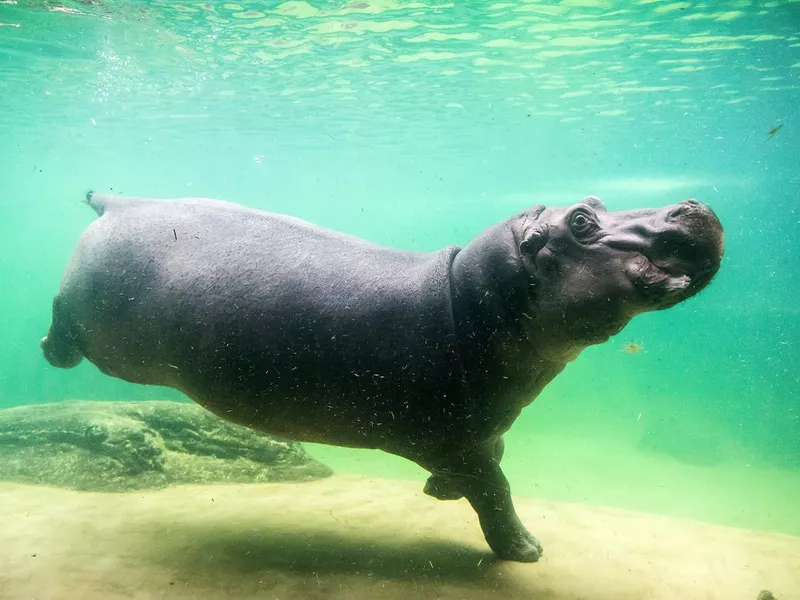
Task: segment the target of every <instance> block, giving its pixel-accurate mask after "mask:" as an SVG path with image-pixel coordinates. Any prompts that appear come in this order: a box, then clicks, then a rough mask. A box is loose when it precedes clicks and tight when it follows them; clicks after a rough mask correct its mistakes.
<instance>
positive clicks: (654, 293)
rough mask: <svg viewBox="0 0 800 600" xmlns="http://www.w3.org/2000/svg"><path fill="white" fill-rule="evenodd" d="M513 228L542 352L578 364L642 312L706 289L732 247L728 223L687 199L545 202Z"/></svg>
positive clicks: (534, 336)
mask: <svg viewBox="0 0 800 600" xmlns="http://www.w3.org/2000/svg"><path fill="white" fill-rule="evenodd" d="M519 219H520V220H519V221H517V223H515V224H514V225H513V226H512V230H514V233H515V238H516V239H515V242H516V244H517V247H518V249H519V257H520V259H521V261H522V265H523V267H524V269H525V271H526V273H527V275H528V278H529V281H530V284H531V285H530V288H529V294H528V297H527V299H526V304H527V307H526V308H527V309H528V312H527V313H526V315H525V316H526V317H527V318H523V319H520V322H522V323H524V322H525V320H527V321H528V323H527V325H525V328H526V329H527V331H528V335H529V337H530V338H531V340H535V346H536V347H537V350H538V352H539V353H540V354H541V355H542V356H543V357H545V358H550V359H553V360H571V359H572V358H574V357H575V356H576V355H577V353H578V352H580V350H581V349H583V348H584V347H586V346H589V345H592V344H597V343H600V342H603V341H605V340H607V339H608V338H609V337H610V336H611V335H614V334H616V333H618V332H619V331H620V330H621V329H622V328H623V327H624V326H625V325H626V324H627V323H628V321H630V319H631V318H632V317H634V316H635V315H637V314H639V313H643V312H647V311H652V310H661V309H664V308H669V307H670V306H674V305H675V304H677V303H679V302H681V301H683V300H686V299H687V298H689V297H690V296H693V295H694V294H696V293H697V292H699V291H700V290H702V289H703V288H704V287H705V286H706V285H708V283H709V282H710V281H711V279H712V278H713V277H714V275H715V274H716V272H717V270H718V269H719V266H720V261H721V259H722V252H723V232H722V225H721V224H720V222H719V219H717V217H716V215H715V214H714V213H713V212H712V211H711V209H710V208H708V207H707V206H705V205H703V204H700V203H699V202H697V201H695V200H685V201H683V202H681V203H679V204H674V205H672V206H667V207H666V208H662V209H645V210H631V211H620V212H607V211H606V208H605V206H604V205H603V203H602V202H601V201H600V200H599V199H597V198H594V197H591V196H590V197H587V198H585V199H584V200H583V201H582V202H579V203H578V204H575V205H573V206H570V207H568V208H560V207H556V208H545V207H543V206H537V207H535V208H533V209H532V210H530V211H526V212H525V213H522V215H520V216H519Z"/></svg>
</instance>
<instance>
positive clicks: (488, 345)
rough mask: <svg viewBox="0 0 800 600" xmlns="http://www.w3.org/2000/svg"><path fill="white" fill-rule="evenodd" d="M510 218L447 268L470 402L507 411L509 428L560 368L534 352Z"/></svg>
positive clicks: (531, 312)
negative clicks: (449, 272)
mask: <svg viewBox="0 0 800 600" xmlns="http://www.w3.org/2000/svg"><path fill="white" fill-rule="evenodd" d="M513 227H514V222H513V221H512V222H508V221H507V222H504V223H500V224H498V225H496V226H494V227H491V228H490V229H488V230H486V231H485V232H484V233H483V234H482V235H481V236H479V237H478V238H477V239H475V240H474V241H473V242H471V243H470V244H469V245H467V246H466V247H465V248H464V249H462V250H461V251H460V252H459V253H458V254H457V255H456V257H455V260H454V261H453V265H452V270H451V285H452V293H453V318H454V322H455V329H456V333H457V337H458V344H459V351H460V354H461V358H462V363H463V366H464V370H465V374H466V378H467V382H468V384H469V390H470V396H471V400H472V401H473V402H476V403H478V405H481V404H491V405H492V406H493V407H494V408H493V411H494V412H495V413H496V411H497V407H498V406H504V407H505V409H506V410H507V412H508V425H509V426H510V424H511V422H512V421H513V419H514V418H516V416H517V415H518V414H519V411H520V410H521V409H522V408H523V407H524V406H526V405H527V404H529V403H530V402H531V401H532V400H533V399H534V398H535V397H536V396H537V395H538V394H539V392H541V390H542V389H543V388H544V386H545V385H547V383H548V382H550V381H551V380H552V379H553V377H555V376H556V375H557V374H558V373H559V372H560V371H561V370H562V369H563V368H564V365H565V363H563V362H555V361H552V360H548V359H546V358H544V357H542V356H541V355H540V353H539V352H538V349H537V344H536V341H535V340H532V339H531V337H530V335H529V333H528V332H529V331H531V330H532V329H535V328H531V327H530V325H531V321H533V322H535V321H536V319H537V315H536V314H535V306H534V305H533V304H532V296H531V289H530V286H531V281H530V278H529V276H528V274H527V272H526V271H525V269H524V267H523V265H522V262H521V260H520V256H519V245H518V242H517V236H516V235H515V233H514V230H513Z"/></svg>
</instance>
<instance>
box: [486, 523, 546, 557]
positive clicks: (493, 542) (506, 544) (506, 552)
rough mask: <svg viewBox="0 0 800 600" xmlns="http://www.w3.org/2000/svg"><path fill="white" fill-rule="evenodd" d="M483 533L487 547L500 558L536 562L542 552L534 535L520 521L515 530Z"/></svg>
mask: <svg viewBox="0 0 800 600" xmlns="http://www.w3.org/2000/svg"><path fill="white" fill-rule="evenodd" d="M485 533H486V541H487V542H488V544H489V547H490V548H491V549H492V551H493V552H494V553H495V554H496V555H497V557H498V558H499V559H500V560H515V561H517V562H536V561H537V560H539V558H540V557H541V556H542V553H543V552H544V550H543V549H542V545H541V544H540V543H539V540H537V539H536V536H534V535H533V534H532V533H531V532H529V531H528V530H527V529H525V527H524V526H523V525H522V523H519V528H518V529H517V530H515V531H510V532H502V533H501V532H500V531H492V532H485Z"/></svg>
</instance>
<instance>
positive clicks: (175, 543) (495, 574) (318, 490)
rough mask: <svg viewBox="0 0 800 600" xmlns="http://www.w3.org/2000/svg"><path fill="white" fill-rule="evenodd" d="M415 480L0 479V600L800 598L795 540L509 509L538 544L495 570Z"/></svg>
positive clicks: (568, 509)
mask: <svg viewBox="0 0 800 600" xmlns="http://www.w3.org/2000/svg"><path fill="white" fill-rule="evenodd" d="M420 488H421V482H419V483H411V482H405V481H394V480H382V479H375V478H367V477H359V476H344V475H337V476H335V477H332V478H330V479H326V480H322V481H318V482H313V483H302V484H266V485H235V486H181V487H174V488H169V489H166V490H162V491H158V492H148V493H127V494H102V493H85V492H73V491H67V490H61V489H53V488H43V487H32V486H23V485H18V484H10V483H0V506H2V531H1V534H2V535H1V536H0V598H3V599H4V600H17V599H25V600H29V599H37V600H50V599H65V600H66V599H70V600H72V599H77V598H80V599H83V600H100V599H103V600H113V599H116V598H131V599H141V600H144V599H151V598H153V599H155V598H170V599H172V598H175V599H183V598H187V599H188V598H193V599H197V600H205V599H209V600H210V599H223V598H225V599H227V598H232V599H237V600H238V599H249V598H254V599H255V598H258V599H267V600H276V599H277V600H293V599H317V598H341V599H356V600H358V599H362V598H363V599H373V598H398V599H400V598H403V599H407V598H411V599H415V598H430V599H434V598H441V599H450V598H452V599H456V598H487V597H497V598H531V599H539V598H541V599H566V598H571V599H577V598H586V599H592V600H606V599H607V600H612V599H613V600H624V599H628V598H630V599H631V600H633V599H636V600H646V599H653V600H657V599H663V600H687V599H690V598H698V599H701V598H702V599H703V600H712V599H720V600H737V599H740V598H741V599H744V600H755V598H756V596H757V595H758V592H759V591H760V590H761V589H769V590H771V591H772V592H773V593H774V594H775V597H776V598H777V599H778V600H797V599H800V538H797V537H790V536H784V535H779V534H767V533H759V532H752V531H747V530H742V529H734V528H729V527H724V526H719V525H709V524H705V523H699V522H694V521H688V520H683V519H678V518H673V517H662V516H653V515H648V514H640V513H636V512H630V511H624V510H619V509H607V508H598V507H592V506H584V505H579V504H570V503H564V502H549V501H548V502H545V501H540V502H539V501H531V500H518V509H519V512H520V515H521V516H522V518H523V520H524V521H525V522H526V523H527V524H528V526H529V527H530V528H531V529H532V530H533V531H535V532H536V534H537V535H538V537H539V539H540V540H541V541H542V543H543V544H544V546H545V555H544V557H543V558H542V559H541V560H540V561H539V562H538V563H535V564H517V563H507V562H501V561H497V560H495V559H494V558H493V557H492V555H491V554H490V553H489V551H488V548H487V547H486V545H485V543H484V541H483V538H482V536H481V533H480V530H479V527H478V523H477V519H476V517H475V515H474V513H473V512H472V510H471V509H470V507H469V505H468V504H467V503H466V502H465V501H463V500H461V501H457V502H439V501H437V500H434V499H431V498H428V497H427V496H425V495H424V494H422V492H421V491H420Z"/></svg>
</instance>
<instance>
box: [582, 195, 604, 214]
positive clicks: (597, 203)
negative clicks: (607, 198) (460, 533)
mask: <svg viewBox="0 0 800 600" xmlns="http://www.w3.org/2000/svg"><path fill="white" fill-rule="evenodd" d="M583 203H584V204H588V205H589V206H591V207H592V208H593V209H595V210H597V211H601V212H607V211H606V205H605V204H603V201H602V200H600V198H598V197H597V196H586V197H585V198H584V199H583Z"/></svg>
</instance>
